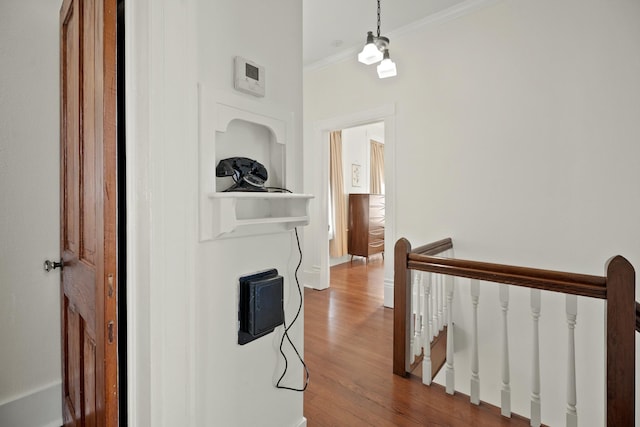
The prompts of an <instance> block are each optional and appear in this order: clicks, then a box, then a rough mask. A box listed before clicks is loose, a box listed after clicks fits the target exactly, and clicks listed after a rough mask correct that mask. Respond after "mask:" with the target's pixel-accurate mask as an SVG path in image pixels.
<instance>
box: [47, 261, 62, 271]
mask: <svg viewBox="0 0 640 427" xmlns="http://www.w3.org/2000/svg"><path fill="white" fill-rule="evenodd" d="M56 268H60V270H62V269H63V268H64V262H63V261H62V260H60V262H55V261H49V260H46V261H45V262H44V271H46V272H49V271H51V270H55V269H56Z"/></svg>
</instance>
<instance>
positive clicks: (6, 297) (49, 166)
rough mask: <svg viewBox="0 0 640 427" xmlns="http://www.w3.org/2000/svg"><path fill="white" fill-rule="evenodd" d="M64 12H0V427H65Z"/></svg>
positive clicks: (37, 1) (17, 6)
mask: <svg viewBox="0 0 640 427" xmlns="http://www.w3.org/2000/svg"><path fill="white" fill-rule="evenodd" d="M59 7H60V4H59V2H51V1H45V0H27V1H3V2H2V4H1V5H0V58H2V59H1V60H0V61H1V62H2V66H1V68H2V73H1V76H0V340H1V341H2V343H3V344H2V345H1V346H0V425H14V426H21V425H24V426H26V425H32V426H38V425H40V426H43V425H60V424H61V423H62V416H61V409H60V408H61V404H60V315H59V311H60V306H59V299H60V297H59V294H60V288H59V283H60V276H59V273H58V272H57V271H56V272H52V273H49V274H47V273H45V272H44V271H43V269H42V263H43V261H44V260H45V259H51V260H54V259H56V260H57V258H56V257H59V255H60V243H59V225H58V224H59V204H58V196H59V189H58V187H59V186H58V177H59V175H58V163H59V143H58V141H59V131H58V129H59V126H58V120H59V116H58V105H59V100H58V81H59V77H58V69H59V66H58V55H59V53H58V38H59V37H58V16H59V14H58V11H59Z"/></svg>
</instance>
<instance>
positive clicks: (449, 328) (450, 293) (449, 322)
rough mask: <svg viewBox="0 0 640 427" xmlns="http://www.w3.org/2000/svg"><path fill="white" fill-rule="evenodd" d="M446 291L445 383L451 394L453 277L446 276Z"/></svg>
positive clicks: (453, 384)
mask: <svg viewBox="0 0 640 427" xmlns="http://www.w3.org/2000/svg"><path fill="white" fill-rule="evenodd" d="M445 280H446V292H447V363H446V364H447V369H446V384H447V387H446V388H447V393H449V394H453V392H454V388H455V381H454V370H453V310H452V308H453V277H452V276H446V279H445Z"/></svg>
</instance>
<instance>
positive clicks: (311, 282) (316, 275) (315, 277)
mask: <svg viewBox="0 0 640 427" xmlns="http://www.w3.org/2000/svg"><path fill="white" fill-rule="evenodd" d="M320 276H321V275H320V266H319V265H312V266H311V268H309V269H307V270H305V271H304V282H303V283H304V286H305V287H306V288H312V289H318V290H321V289H326V288H327V287H326V286H323V285H321V284H320Z"/></svg>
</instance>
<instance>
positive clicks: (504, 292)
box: [500, 285, 511, 417]
mask: <svg viewBox="0 0 640 427" xmlns="http://www.w3.org/2000/svg"><path fill="white" fill-rule="evenodd" d="M500 306H501V307H502V390H501V401H502V404H501V411H500V413H501V414H502V415H503V416H505V417H511V385H510V374H509V330H508V325H507V311H508V310H509V286H508V285H500Z"/></svg>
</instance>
